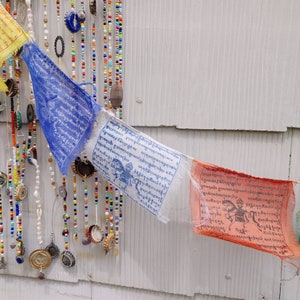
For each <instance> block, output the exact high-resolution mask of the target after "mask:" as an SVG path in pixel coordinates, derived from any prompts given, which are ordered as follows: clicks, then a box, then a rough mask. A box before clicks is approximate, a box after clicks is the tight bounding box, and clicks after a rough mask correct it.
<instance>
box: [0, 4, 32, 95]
mask: <svg viewBox="0 0 300 300" xmlns="http://www.w3.org/2000/svg"><path fill="white" fill-rule="evenodd" d="M27 39H28V35H27V34H26V33H25V31H24V30H23V29H22V27H21V26H20V25H19V24H18V23H17V22H16V21H15V20H14V19H13V18H12V17H11V15H10V14H9V13H8V12H7V11H6V9H5V8H4V7H3V5H2V4H1V3H0V63H2V62H3V61H4V60H6V59H7V58H8V57H9V55H11V54H13V53H15V52H16V51H18V50H19V49H20V48H21V47H22V45H23V44H24V43H25V42H26V41H27ZM6 89H7V87H6V86H5V83H4V82H3V80H1V79H0V91H5V90H6Z"/></svg>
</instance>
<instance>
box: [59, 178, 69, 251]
mask: <svg viewBox="0 0 300 300" xmlns="http://www.w3.org/2000/svg"><path fill="white" fill-rule="evenodd" d="M60 195H61V196H62V198H63V221H64V228H63V236H64V244H65V250H66V251H68V250H69V227H68V220H69V219H70V216H69V214H68V205H67V191H66V177H65V176H63V177H62V187H61V189H60Z"/></svg>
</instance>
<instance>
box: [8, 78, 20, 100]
mask: <svg viewBox="0 0 300 300" xmlns="http://www.w3.org/2000/svg"><path fill="white" fill-rule="evenodd" d="M5 84H6V85H7V88H8V91H7V92H5V93H6V95H7V96H8V97H14V96H16V95H17V93H18V86H17V83H16V81H15V80H14V79H12V78H9V79H7V80H6V81H5Z"/></svg>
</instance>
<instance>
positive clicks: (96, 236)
mask: <svg viewBox="0 0 300 300" xmlns="http://www.w3.org/2000/svg"><path fill="white" fill-rule="evenodd" d="M89 236H90V239H91V241H92V242H93V243H96V244H99V243H101V242H102V241H103V239H104V232H103V230H102V228H101V226H100V225H92V226H90V228H89Z"/></svg>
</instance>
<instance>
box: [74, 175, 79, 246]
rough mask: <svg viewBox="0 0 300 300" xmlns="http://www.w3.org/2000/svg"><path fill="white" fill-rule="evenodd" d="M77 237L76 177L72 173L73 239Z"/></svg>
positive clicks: (75, 240) (75, 239)
mask: <svg viewBox="0 0 300 300" xmlns="http://www.w3.org/2000/svg"><path fill="white" fill-rule="evenodd" d="M77 239H78V211H77V178H76V174H74V175H73V240H74V242H77Z"/></svg>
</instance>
